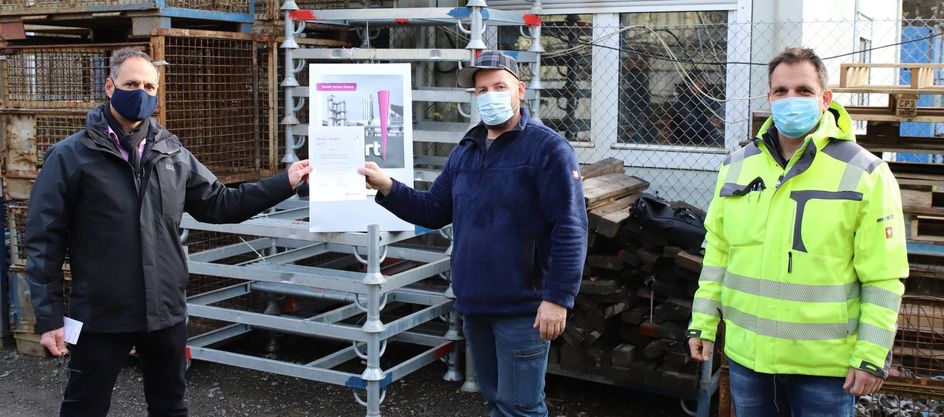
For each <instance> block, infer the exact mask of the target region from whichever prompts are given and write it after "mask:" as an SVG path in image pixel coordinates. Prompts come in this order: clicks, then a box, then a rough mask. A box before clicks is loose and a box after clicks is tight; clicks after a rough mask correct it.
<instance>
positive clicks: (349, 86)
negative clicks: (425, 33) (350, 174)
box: [308, 63, 414, 233]
mask: <svg viewBox="0 0 944 417" xmlns="http://www.w3.org/2000/svg"><path fill="white" fill-rule="evenodd" d="M308 70H309V71H308V73H309V84H308V90H309V100H308V103H309V114H308V116H309V117H308V120H309V122H308V135H309V143H308V145H309V157H310V159H311V164H312V167H313V168H314V171H313V173H312V175H310V176H309V178H314V177H317V176H318V175H319V174H320V173H323V172H322V169H323V168H325V167H322V166H319V165H318V162H317V161H315V160H314V157H313V156H312V155H315V153H317V152H312V151H311V149H310V148H311V144H312V143H311V138H316V137H319V136H323V135H324V133H323V132H326V131H327V130H325V129H332V128H353V129H358V131H359V133H360V138H361V140H362V141H361V143H360V146H359V154H360V155H361V158H359V159H358V161H359V163H360V164H361V165H363V163H364V162H365V161H369V162H374V163H376V164H377V165H378V166H380V168H382V169H383V170H384V172H386V173H387V175H389V176H391V177H393V178H395V179H397V180H399V181H400V182H402V183H404V184H407V185H409V186H412V185H413V179H414V176H413V123H412V120H413V99H412V91H413V90H412V87H411V81H410V77H411V74H412V73H413V70H412V69H411V67H410V64H315V63H312V64H309V66H308ZM355 172H356V171H355ZM327 179H328V178H327V177H326V178H325V180H327ZM347 181H353V180H350V179H347V180H343V182H345V183H346V182H347ZM357 181H358V185H357V186H356V187H355V188H354V189H351V190H348V189H347V188H348V187H347V186H339V187H338V188H336V189H334V190H333V191H332V190H331V189H330V187H329V189H327V190H319V189H318V185H316V184H314V183H310V184H309V186H310V188H309V190H310V191H309V194H310V195H311V197H310V204H309V213H310V216H309V230H310V231H312V232H318V233H335V232H366V231H367V227H368V226H369V225H372V224H376V225H378V226H380V230H381V231H384V232H398V231H412V230H414V226H413V225H412V224H410V223H409V222H406V221H404V220H402V219H399V218H397V216H395V215H394V214H393V213H391V212H389V211H387V209H385V208H383V207H381V206H380V205H378V204H377V203H375V202H374V195H375V194H376V193H375V192H373V191H370V190H366V189H365V187H364V184H365V183H364V177H363V176H359V178H358V179H357ZM335 184H338V183H337V182H335ZM339 190H344V191H355V192H358V193H363V194H360V195H361V196H362V197H359V198H350V199H340V198H338V191H339ZM342 198H343V196H342Z"/></svg>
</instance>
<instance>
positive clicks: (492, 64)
mask: <svg viewBox="0 0 944 417" xmlns="http://www.w3.org/2000/svg"><path fill="white" fill-rule="evenodd" d="M483 69H484V70H496V69H503V70H505V71H508V72H510V73H511V75H514V76H515V78H518V79H519V80H520V79H521V77H518V62H517V61H515V59H514V58H512V57H510V56H508V55H505V54H503V53H501V52H498V51H483V52H482V54H480V55H479V57H478V58H476V59H475V61H473V63H472V66H469V67H465V68H463V69H462V70H461V71H459V87H462V88H473V87H475V73H476V72H479V70H483Z"/></svg>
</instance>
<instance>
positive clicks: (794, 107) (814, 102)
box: [770, 97, 823, 138]
mask: <svg viewBox="0 0 944 417" xmlns="http://www.w3.org/2000/svg"><path fill="white" fill-rule="evenodd" d="M819 100H820V99H819V97H788V98H782V99H780V100H777V101H774V102H772V103H770V113H771V114H772V115H773V118H774V125H775V126H777V131H778V132H780V133H783V135H784V136H786V137H788V138H799V137H801V136H803V135H804V134H806V132H809V131H810V129H813V126H816V124H817V123H819V119H820V118H821V117H823V112H821V111H820V110H819V103H820V101H819Z"/></svg>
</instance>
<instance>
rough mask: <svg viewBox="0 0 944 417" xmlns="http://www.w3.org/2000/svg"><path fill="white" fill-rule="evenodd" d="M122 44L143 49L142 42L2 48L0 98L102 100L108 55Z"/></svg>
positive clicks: (20, 101)
mask: <svg viewBox="0 0 944 417" xmlns="http://www.w3.org/2000/svg"><path fill="white" fill-rule="evenodd" d="M124 47H136V48H139V49H142V50H145V51H147V47H146V45H142V44H109V45H81V46H41V47H16V48H6V49H4V50H3V54H4V55H6V57H7V59H6V60H5V61H3V62H2V63H0V68H3V69H4V71H3V79H2V80H0V83H2V84H3V85H4V86H5V87H6V88H4V89H0V91H2V92H3V94H2V96H0V101H2V103H3V105H5V106H10V107H27V108H43V109H48V108H70V109H88V108H91V107H93V106H95V105H96V104H98V103H101V102H102V101H104V100H106V97H105V79H106V78H107V77H108V58H109V56H111V53H112V52H113V51H115V50H117V49H121V48H124Z"/></svg>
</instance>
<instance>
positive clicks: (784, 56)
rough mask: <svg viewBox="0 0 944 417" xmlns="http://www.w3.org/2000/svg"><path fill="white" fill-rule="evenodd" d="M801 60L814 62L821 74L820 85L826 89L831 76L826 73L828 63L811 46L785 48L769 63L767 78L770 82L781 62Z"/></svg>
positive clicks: (790, 62)
mask: <svg viewBox="0 0 944 417" xmlns="http://www.w3.org/2000/svg"><path fill="white" fill-rule="evenodd" d="M800 62H809V63H811V64H813V67H814V68H816V73H817V75H818V76H819V86H820V87H822V88H823V90H824V91H825V90H826V82H827V81H826V80H827V79H828V78H829V76H828V74H826V64H824V63H823V60H822V59H821V58H820V57H819V55H816V52H813V50H812V49H810V48H787V49H784V50H783V52H781V53H780V55H777V56H775V57H774V59H771V60H770V62H768V63H767V80H768V83H769V82H770V77H771V76H772V75H773V73H774V70H775V69H777V66H778V65H780V64H796V63H800Z"/></svg>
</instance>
